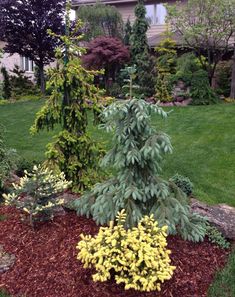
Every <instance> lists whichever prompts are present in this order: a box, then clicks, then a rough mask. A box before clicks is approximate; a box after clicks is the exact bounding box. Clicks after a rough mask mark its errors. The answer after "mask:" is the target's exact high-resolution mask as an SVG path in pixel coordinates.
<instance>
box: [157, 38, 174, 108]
mask: <svg viewBox="0 0 235 297" xmlns="http://www.w3.org/2000/svg"><path fill="white" fill-rule="evenodd" d="M167 34H168V35H167V36H166V38H165V39H163V40H162V41H161V42H160V43H159V45H158V47H156V48H155V51H156V53H157V55H158V57H157V64H156V66H157V82H156V87H155V90H156V95H155V96H156V98H157V100H160V101H162V102H169V101H172V100H173V96H172V94H171V91H172V87H171V84H170V78H171V75H172V74H175V72H176V59H177V52H176V49H175V47H176V42H175V41H174V40H173V39H171V38H170V36H169V33H167Z"/></svg>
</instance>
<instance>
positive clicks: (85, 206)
mask: <svg viewBox="0 0 235 297" xmlns="http://www.w3.org/2000/svg"><path fill="white" fill-rule="evenodd" d="M128 72H129V75H130V80H129V86H130V87H129V88H130V90H129V93H128V97H129V98H128V100H126V101H122V102H115V103H113V104H112V105H111V106H109V107H108V108H106V109H105V111H104V113H103V115H104V120H105V124H104V127H105V128H106V129H107V131H114V137H113V142H114V145H113V147H112V149H111V150H110V151H109V152H108V153H107V155H106V156H105V158H104V159H103V162H102V164H103V165H104V166H114V168H115V169H116V172H117V174H116V175H115V176H113V177H112V178H110V179H109V180H107V181H105V182H103V183H100V184H97V185H96V186H95V187H94V189H93V190H92V191H91V192H89V193H86V194H85V195H84V196H82V197H81V198H80V199H78V200H77V201H75V202H74V204H73V207H74V208H75V209H76V210H77V212H78V214H79V215H87V216H92V217H93V219H94V220H95V221H96V222H97V223H98V224H105V223H107V222H109V221H111V220H114V218H115V216H116V215H117V212H118V211H120V210H121V209H125V211H126V214H127V220H126V227H132V226H135V225H136V224H137V223H138V222H139V221H140V219H141V218H142V217H143V216H144V215H150V214H154V216H155V219H156V220H157V221H158V222H159V224H160V226H163V225H168V227H169V232H170V233H171V234H175V233H179V234H181V236H182V237H183V238H184V239H189V240H193V241H199V240H203V238H204V235H205V226H204V220H203V219H202V217H200V216H198V215H196V214H194V213H191V212H190V209H189V205H188V201H187V197H186V195H185V194H184V193H183V192H182V190H180V189H179V188H178V187H177V186H176V185H175V184H174V183H173V182H170V181H166V180H164V179H162V178H161V177H160V172H161V167H160V161H161V160H162V157H163V155H164V154H166V153H171V152H172V146H171V142H170V138H169V136H168V135H166V134H165V133H163V132H160V131H157V130H155V128H153V127H152V126H151V114H153V113H155V114H158V115H159V116H161V117H163V118H166V117H167V116H168V114H167V113H166V112H165V111H164V110H163V109H162V108H161V107H159V106H158V105H154V104H149V103H147V102H146V101H144V100H142V99H136V98H133V97H132V94H133V90H132V86H133V78H134V77H135V73H134V71H133V67H128Z"/></svg>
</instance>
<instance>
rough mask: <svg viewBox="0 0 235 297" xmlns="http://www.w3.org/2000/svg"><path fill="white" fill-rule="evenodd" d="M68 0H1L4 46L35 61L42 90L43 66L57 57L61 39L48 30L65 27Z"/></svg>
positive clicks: (42, 89) (60, 29) (43, 88)
mask: <svg viewBox="0 0 235 297" xmlns="http://www.w3.org/2000/svg"><path fill="white" fill-rule="evenodd" d="M64 2H65V0H24V1H22V0H4V1H3V0H1V1H0V38H1V39H4V41H6V42H7V44H6V46H5V48H4V50H5V51H6V52H8V53H11V54H14V53H18V54H19V55H21V56H25V57H27V58H30V59H31V60H32V61H34V63H35V65H36V66H37V67H38V69H39V72H40V77H41V79H40V81H41V91H42V93H44V92H45V78H44V66H45V65H47V64H49V63H50V62H52V61H53V59H54V58H55V53H54V50H55V47H56V46H57V45H58V40H57V39H56V38H54V37H52V36H50V35H48V33H47V30H48V29H51V30H52V31H53V32H55V33H57V34H60V33H61V32H63V30H64V29H63V28H64V24H63V23H64V22H63V18H64V6H65V5H64Z"/></svg>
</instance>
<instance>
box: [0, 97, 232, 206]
mask: <svg viewBox="0 0 235 297" xmlns="http://www.w3.org/2000/svg"><path fill="white" fill-rule="evenodd" d="M41 105H42V101H30V102H21V103H20V102H19V103H15V104H10V105H3V106H0V123H2V124H3V125H4V126H5V127H6V130H7V134H6V140H7V144H8V145H9V146H10V147H13V148H16V149H17V150H18V152H19V154H20V155H22V156H23V157H25V158H27V159H31V160H34V159H35V160H42V159H43V158H44V151H45V146H46V144H47V143H48V142H49V141H50V140H51V138H52V136H53V133H52V132H49V133H48V132H47V131H44V132H41V133H40V134H38V135H36V136H34V137H32V136H30V134H29V128H30V126H31V124H32V123H33V120H34V117H35V113H36V111H37V110H38V109H39V108H40V106H41ZM168 110H169V109H168ZM153 123H154V125H155V126H156V127H159V128H160V129H161V130H163V131H164V132H166V133H168V134H169V135H170V136H171V138H172V144H173V147H174V151H173V154H172V155H169V156H167V158H166V160H165V161H164V162H163V172H164V176H166V177H170V176H172V175H173V174H175V173H176V172H178V173H180V174H183V175H186V176H188V177H189V178H190V179H191V180H192V181H193V183H194V185H195V195H196V196H198V197H199V198H200V199H201V200H204V201H207V202H209V203H227V204H230V205H232V206H235V105H234V104H227V105H225V104H220V105H214V106H200V107H193V106H190V107H186V108H173V112H172V113H171V114H170V116H169V118H168V119H167V120H164V121H163V120H162V119H160V118H159V117H157V116H154V117H153ZM90 132H91V134H92V135H94V137H95V138H96V139H97V140H99V141H102V142H103V141H105V142H106V146H107V147H110V146H111V135H108V134H106V133H104V132H103V131H100V130H98V129H97V128H94V127H92V126H91V127H90Z"/></svg>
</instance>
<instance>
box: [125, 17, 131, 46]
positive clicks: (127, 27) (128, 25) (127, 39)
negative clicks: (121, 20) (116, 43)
mask: <svg viewBox="0 0 235 297" xmlns="http://www.w3.org/2000/svg"><path fill="white" fill-rule="evenodd" d="M131 34H132V26H131V22H130V18H128V19H127V22H126V24H125V27H124V44H125V45H128V46H129V45H130V39H131Z"/></svg>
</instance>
